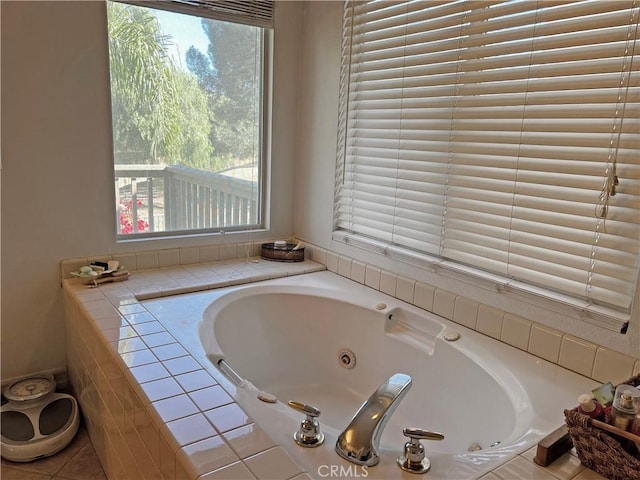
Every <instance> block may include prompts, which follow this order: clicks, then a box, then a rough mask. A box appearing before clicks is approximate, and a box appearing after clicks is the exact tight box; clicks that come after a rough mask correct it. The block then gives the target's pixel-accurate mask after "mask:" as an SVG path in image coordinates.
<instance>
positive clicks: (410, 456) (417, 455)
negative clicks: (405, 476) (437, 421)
mask: <svg viewBox="0 0 640 480" xmlns="http://www.w3.org/2000/svg"><path fill="white" fill-rule="evenodd" d="M402 433H403V434H404V436H405V437H409V441H408V442H407V443H405V444H404V455H400V456H399V457H398V458H397V460H396V462H397V463H398V466H399V467H400V468H401V469H402V470H404V471H405V472H409V473H426V472H427V471H428V470H429V469H430V468H431V462H430V461H429V459H428V458H427V457H426V456H425V454H424V447H423V446H422V443H420V440H443V439H444V435H442V434H441V433H438V432H430V431H428V430H423V429H422V428H409V427H407V428H404V429H402Z"/></svg>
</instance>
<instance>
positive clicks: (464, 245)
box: [334, 0, 640, 330]
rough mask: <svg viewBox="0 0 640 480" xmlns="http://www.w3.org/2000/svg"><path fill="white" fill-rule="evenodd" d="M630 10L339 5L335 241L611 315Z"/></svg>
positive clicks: (617, 267) (624, 237)
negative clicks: (341, 9)
mask: <svg viewBox="0 0 640 480" xmlns="http://www.w3.org/2000/svg"><path fill="white" fill-rule="evenodd" d="M638 16H639V7H638V4H637V3H632V2H627V1H622V2H615V1H609V2H601V1H597V0H596V1H578V2H551V1H541V2H535V1H527V0H525V1H507V2H486V1H473V0H472V1H452V2H425V1H407V2H391V3H390V2H384V1H366V2H348V3H347V4H346V5H345V16H344V37H343V65H342V79H341V110H340V115H341V118H340V125H341V127H340V128H341V130H340V132H339V148H338V169H337V172H336V174H337V189H336V201H335V215H334V218H335V227H334V230H335V232H334V238H335V239H337V240H342V241H345V242H347V243H352V244H354V245H359V246H362V247H365V248H370V249H374V250H376V251H379V252H382V253H385V254H388V255H392V256H393V255H397V256H398V257H402V258H405V259H408V261H410V262H412V263H416V262H417V263H424V264H428V265H431V266H432V267H433V268H438V269H443V271H447V272H455V275H462V276H464V277H465V278H470V277H471V278H474V279H476V280H478V281H479V280H481V279H487V280H489V281H491V282H494V283H495V284H496V285H497V286H498V289H499V290H501V291H504V290H510V291H514V292H518V293H519V294H525V295H533V296H534V297H533V298H534V299H535V301H540V300H541V299H542V298H544V299H551V301H552V302H556V303H557V302H563V303H568V304H570V305H571V308H575V307H577V308H578V309H579V310H580V311H581V313H582V314H583V315H584V316H586V317H589V318H593V319H596V323H599V324H602V325H604V326H606V327H608V328H611V329H614V330H620V329H623V328H624V320H625V319H627V320H628V318H629V312H630V309H631V306H632V301H633V296H634V293H635V289H636V281H637V278H638V269H639V251H640V182H639V180H640V160H639V159H640V144H639V138H640V137H639V133H640V131H639V125H640V108H639V105H640V86H639V85H640V75H639V69H640V61H639V59H638V58H637V57H635V58H634V56H633V54H634V49H635V52H636V53H637V51H638V45H637V35H638ZM545 301H546V300H545Z"/></svg>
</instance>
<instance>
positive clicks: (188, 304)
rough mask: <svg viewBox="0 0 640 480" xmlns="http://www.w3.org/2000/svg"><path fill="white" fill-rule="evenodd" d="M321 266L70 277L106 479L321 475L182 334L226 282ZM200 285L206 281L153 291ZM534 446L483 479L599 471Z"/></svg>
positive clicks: (76, 368) (80, 369)
mask: <svg viewBox="0 0 640 480" xmlns="http://www.w3.org/2000/svg"><path fill="white" fill-rule="evenodd" d="M324 268H325V267H324V266H323V265H321V264H318V263H315V262H312V261H309V260H306V261H304V262H301V263H294V264H280V263H271V262H266V261H263V260H260V259H257V258H249V259H245V260H228V261H222V262H216V263H211V264H194V265H188V266H182V267H172V268H166V269H150V270H141V271H138V272H135V274H134V275H132V277H131V278H130V279H129V280H128V281H126V282H121V283H114V284H104V285H102V286H100V288H97V289H92V288H88V287H87V286H86V285H83V284H82V283H81V282H80V281H79V280H77V279H73V280H69V279H68V280H65V281H64V291H65V303H66V310H67V315H66V316H67V351H68V366H69V376H70V381H71V384H72V385H73V387H74V390H75V394H76V395H77V398H78V399H79V401H80V404H81V407H82V409H83V412H84V417H85V420H86V423H87V429H88V431H89V434H90V436H91V439H92V441H93V444H94V446H95V448H96V451H97V453H98V455H99V457H100V460H101V462H102V464H103V467H104V469H105V472H106V474H107V476H108V478H109V479H111V480H119V479H123V480H124V479H126V480H131V479H158V480H162V479H166V480H173V479H179V480H183V479H202V480H204V479H254V478H257V479H283V480H284V479H296V480H302V479H308V478H317V477H318V475H317V472H304V471H303V470H302V469H301V468H300V467H299V466H298V465H297V464H296V463H295V462H294V461H293V460H292V459H291V457H290V456H289V455H288V454H287V453H286V452H285V450H284V449H283V448H282V446H280V445H277V444H276V443H275V442H274V441H273V440H272V439H271V438H269V437H268V435H266V434H265V432H263V431H262V430H261V428H260V427H259V425H258V424H256V423H255V422H254V421H253V419H251V418H250V417H249V416H248V415H247V414H246V413H245V412H243V411H242V409H241V408H240V407H239V405H238V404H236V403H235V402H234V400H233V398H234V396H235V395H236V391H235V387H234V386H233V385H232V384H231V383H230V382H229V381H228V380H227V379H226V378H225V377H224V376H222V375H221V374H220V373H219V372H218V371H217V370H216V369H215V368H214V367H213V366H212V365H211V364H210V362H209V361H208V360H207V359H206V357H205V355H204V352H203V350H202V346H201V345H200V344H199V343H198V344H194V340H193V335H192V334H186V332H187V331H188V330H193V329H197V322H198V320H199V318H200V316H201V313H202V311H203V310H204V308H206V306H207V305H209V304H210V303H211V301H212V300H213V299H215V298H216V297H217V296H219V295H220V294H222V293H224V292H226V291H227V289H226V288H220V287H226V286H232V285H238V284H242V283H249V282H254V281H260V280H265V279H269V278H277V277H282V276H287V275H295V274H302V273H307V272H312V271H318V270H323V269H324ZM213 288H218V289H217V290H210V289H213ZM201 290H208V291H207V292H205V293H194V294H192V295H181V296H174V297H171V298H172V299H171V300H169V301H167V300H168V299H165V300H162V301H154V300H151V299H152V298H158V297H161V298H165V297H169V296H171V295H175V294H178V293H181V294H187V293H189V292H198V291H201ZM141 299H149V300H148V301H144V300H141ZM533 455H534V449H530V450H529V451H527V452H525V453H523V454H522V455H520V456H518V457H516V458H514V459H513V460H511V461H509V462H507V463H506V464H504V465H502V466H500V467H499V468H497V469H496V470H494V471H493V472H491V473H489V474H487V475H485V476H484V477H483V480H512V479H533V478H535V479H540V480H569V479H576V480H594V479H598V478H601V477H600V476H599V475H597V474H595V473H593V472H591V471H590V470H586V469H584V467H583V466H582V465H581V464H580V462H579V461H578V459H577V458H575V457H574V456H573V455H569V454H567V455H565V456H564V457H562V458H561V459H560V460H558V461H557V462H555V463H554V464H553V465H552V466H551V467H550V468H547V469H542V468H541V467H539V466H537V465H535V464H534V463H533V462H532V458H533ZM398 474H399V477H398V478H400V476H401V472H400V471H398Z"/></svg>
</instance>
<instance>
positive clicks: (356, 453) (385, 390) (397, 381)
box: [336, 373, 411, 467]
mask: <svg viewBox="0 0 640 480" xmlns="http://www.w3.org/2000/svg"><path fill="white" fill-rule="evenodd" d="M410 388H411V377H410V376H409V375H405V374H404V373H396V374H394V375H392V376H391V378H389V380H387V381H386V382H385V383H383V384H382V385H380V387H379V388H378V389H377V390H376V391H375V392H373V394H372V395H371V396H370V397H369V399H368V400H367V401H366V402H364V403H363V404H362V406H361V407H360V408H359V409H358V411H357V412H356V414H355V415H354V416H353V418H352V419H351V423H349V426H348V427H347V428H346V429H345V430H344V432H342V433H341V434H340V436H339V437H338V440H337V442H336V452H337V453H338V455H340V456H341V457H342V458H344V459H346V460H349V461H350V462H352V463H356V464H358V465H366V466H368V467H372V466H374V465H377V464H378V462H379V461H380V456H379V453H378V451H379V449H380V437H381V436H382V432H383V430H384V427H385V426H386V424H387V422H388V421H389V418H391V415H393V412H394V411H395V409H396V407H397V406H398V404H399V403H400V400H402V399H403V398H404V396H405V395H406V394H407V392H408V391H409V389H410Z"/></svg>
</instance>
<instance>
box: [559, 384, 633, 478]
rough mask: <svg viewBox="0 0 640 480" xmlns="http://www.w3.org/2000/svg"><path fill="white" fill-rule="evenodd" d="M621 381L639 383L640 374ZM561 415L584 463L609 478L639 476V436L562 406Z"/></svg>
mask: <svg viewBox="0 0 640 480" xmlns="http://www.w3.org/2000/svg"><path fill="white" fill-rule="evenodd" d="M622 383H626V384H629V385H634V386H637V385H640V375H637V376H635V377H632V378H630V379H629V380H627V381H625V382H622ZM564 416H565V421H566V422H567V428H568V430H569V434H570V435H571V440H572V441H573V446H574V447H575V448H576V453H577V454H578V458H579V459H580V461H581V462H582V463H583V464H584V465H585V466H586V467H589V468H590V469H592V470H594V471H596V472H598V473H599V474H600V475H602V476H603V477H606V478H608V479H610V480H640V454H638V453H637V450H638V449H640V436H638V435H632V434H630V433H629V432H624V431H623V430H620V429H618V428H616V427H613V426H611V425H606V424H602V423H601V422H594V421H592V419H591V418H590V417H588V416H587V415H583V414H581V413H578V411H577V410H576V409H572V410H565V411H564ZM603 427H604V428H606V430H605V429H604V428H603ZM633 443H635V444H636V445H637V447H636V446H634V445H633ZM625 447H626V449H625ZM630 452H632V453H630Z"/></svg>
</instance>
